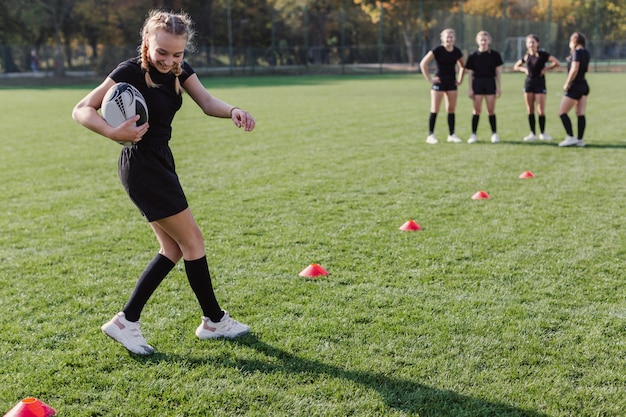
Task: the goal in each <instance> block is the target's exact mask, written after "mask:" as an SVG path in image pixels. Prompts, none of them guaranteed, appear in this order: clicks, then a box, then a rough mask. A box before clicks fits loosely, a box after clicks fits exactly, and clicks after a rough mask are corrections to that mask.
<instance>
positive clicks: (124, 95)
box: [102, 83, 148, 145]
mask: <svg viewBox="0 0 626 417" xmlns="http://www.w3.org/2000/svg"><path fill="white" fill-rule="evenodd" d="M135 115H139V120H137V122H136V123H135V125H136V126H141V125H142V124H144V123H146V122H147V121H148V106H147V105H146V100H145V99H144V97H143V95H142V94H141V92H139V90H137V89H136V88H135V87H133V86H132V85H130V84H128V83H117V84H115V85H114V86H113V87H111V88H110V89H109V91H107V93H106V94H105V95H104V99H103V100H102V117H103V118H104V120H106V121H107V123H108V124H110V125H111V126H113V127H118V126H119V125H121V124H122V123H124V122H125V121H126V120H128V119H130V118H131V117H134V116H135ZM123 144H124V145H127V143H123Z"/></svg>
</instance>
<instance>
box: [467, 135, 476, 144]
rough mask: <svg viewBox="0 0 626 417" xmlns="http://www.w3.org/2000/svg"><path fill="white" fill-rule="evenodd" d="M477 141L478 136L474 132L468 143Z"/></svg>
mask: <svg viewBox="0 0 626 417" xmlns="http://www.w3.org/2000/svg"><path fill="white" fill-rule="evenodd" d="M476 142H478V138H477V137H476V135H475V134H473V133H472V135H471V136H470V137H469V139H468V140H467V143H476Z"/></svg>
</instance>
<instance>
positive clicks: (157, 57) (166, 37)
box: [146, 30, 187, 74]
mask: <svg viewBox="0 0 626 417" xmlns="http://www.w3.org/2000/svg"><path fill="white" fill-rule="evenodd" d="M146 43H147V46H148V58H149V59H150V63H151V64H152V65H153V66H154V67H155V68H156V69H157V71H159V72H160V73H163V74H166V73H168V72H170V71H171V70H172V69H173V68H175V67H177V66H179V65H180V63H181V62H182V61H183V58H184V56H185V47H186V46H187V37H186V36H183V35H173V34H171V33H168V32H166V31H165V30H156V31H155V32H154V33H153V34H150V35H148V36H147V39H146Z"/></svg>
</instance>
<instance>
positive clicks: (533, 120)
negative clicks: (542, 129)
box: [528, 113, 537, 133]
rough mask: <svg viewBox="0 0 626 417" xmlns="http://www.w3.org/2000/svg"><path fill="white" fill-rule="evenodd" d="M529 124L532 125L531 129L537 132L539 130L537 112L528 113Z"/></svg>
mask: <svg viewBox="0 0 626 417" xmlns="http://www.w3.org/2000/svg"><path fill="white" fill-rule="evenodd" d="M528 124H529V125H530V131H531V132H533V133H535V132H536V131H537V125H536V122H535V113H531V114H529V115H528Z"/></svg>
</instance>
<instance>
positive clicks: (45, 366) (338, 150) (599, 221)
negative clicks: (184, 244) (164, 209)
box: [0, 74, 626, 417]
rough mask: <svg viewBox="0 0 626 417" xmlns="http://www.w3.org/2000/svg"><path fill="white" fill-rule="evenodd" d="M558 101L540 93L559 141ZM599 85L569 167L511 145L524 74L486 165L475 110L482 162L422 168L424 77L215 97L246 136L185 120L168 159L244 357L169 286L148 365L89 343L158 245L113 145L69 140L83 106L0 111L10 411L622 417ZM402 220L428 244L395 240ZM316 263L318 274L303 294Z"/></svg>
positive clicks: (58, 93) (467, 159) (182, 292)
mask: <svg viewBox="0 0 626 417" xmlns="http://www.w3.org/2000/svg"><path fill="white" fill-rule="evenodd" d="M563 80H564V75H563V74H550V75H549V78H548V91H549V96H548V102H547V108H548V133H550V134H552V136H554V137H555V138H561V137H562V136H563V130H562V126H561V124H560V120H559V119H558V117H557V108H558V102H559V100H560V98H559V94H558V91H559V90H560V86H561V85H562V82H563ZM589 80H590V84H591V88H592V93H591V95H590V102H589V107H588V111H587V118H588V128H587V133H586V135H585V140H586V142H587V143H588V147H586V148H583V149H559V148H558V147H557V146H556V143H545V142H538V143H522V142H521V137H523V136H524V135H526V134H527V132H528V127H527V121H526V115H525V109H524V105H523V101H522V93H521V87H522V84H523V76H522V75H521V74H505V75H504V77H503V86H504V92H503V96H502V97H501V98H500V99H499V100H498V104H497V108H496V109H497V116H498V126H499V129H498V131H499V134H500V137H501V139H502V143H500V144H497V145H492V144H490V143H489V142H488V137H489V132H488V130H489V129H488V121H487V117H486V115H485V113H484V112H483V116H482V118H481V122H480V126H479V132H478V136H479V140H480V142H479V143H477V144H476V145H467V144H459V145H454V144H447V143H440V144H439V145H436V146H432V145H427V144H425V142H424V140H425V138H426V134H427V131H426V126H427V117H428V108H429V90H428V86H427V85H426V83H425V82H424V80H423V79H422V78H420V77H419V76H408V75H400V76H391V75H387V76H363V77H293V78H280V77H275V78H230V79H206V80H205V84H206V85H207V87H208V88H209V90H210V91H211V92H212V93H214V94H215V95H216V96H218V97H221V98H224V99H226V100H227V101H229V102H232V103H234V104H237V105H238V106H240V107H243V108H247V109H249V110H250V111H251V112H252V113H253V114H254V115H255V117H256V119H257V122H258V127H257V130H256V131H255V132H253V133H251V134H245V133H244V132H240V131H237V130H236V129H235V128H233V127H232V125H231V124H230V122H229V121H227V120H217V119H210V118H206V117H205V116H203V115H202V113H201V112H200V111H199V109H198V108H197V107H196V106H194V105H193V103H192V102H191V100H189V98H188V97H187V98H186V100H185V105H184V106H183V109H182V110H181V112H180V113H179V115H178V116H177V119H176V120H175V124H174V140H173V142H172V148H173V151H174V154H175V156H176V160H177V168H178V172H179V175H180V177H181V181H182V183H183V186H184V188H185V190H186V193H187V195H188V198H189V201H190V205H191V208H192V211H193V212H194V215H195V217H196V218H197V221H198V223H199V224H200V226H201V228H202V229H203V231H204V233H205V240H206V243H207V252H208V258H209V262H210V265H211V270H212V273H213V278H214V286H215V287H216V292H217V295H218V299H219V300H220V301H221V303H222V305H223V307H224V308H226V309H228V310H229V311H230V312H231V314H232V316H233V317H235V318H237V319H239V320H241V321H242V322H244V323H247V324H249V325H250V326H251V328H252V330H253V334H252V335H250V336H246V337H243V338H241V339H239V340H236V341H209V342H201V341H198V340H196V338H195V336H194V334H193V330H194V329H195V327H196V326H197V325H198V324H199V319H200V311H199V308H198V306H197V303H196V301H195V299H194V297H193V294H192V292H191V290H190V289H189V287H188V284H187V282H186V278H185V275H184V271H183V268H182V266H181V265H180V264H179V265H178V266H177V267H176V268H175V270H174V271H173V272H172V273H171V275H170V277H169V278H168V279H167V280H166V281H165V282H164V283H163V284H162V286H161V287H160V288H159V290H158V291H157V293H156V294H155V295H154V297H153V298H152V299H151V301H150V302H149V304H148V305H147V307H146V309H145V311H144V314H143V316H142V321H143V322H144V325H143V330H144V334H145V335H146V338H147V339H148V341H149V342H150V343H151V344H152V345H153V346H155V348H156V349H157V353H156V354H155V355H153V356H151V357H148V358H143V357H137V356H134V355H129V354H127V353H126V351H125V350H124V349H123V348H122V347H121V346H119V345H117V344H114V343H113V342H112V341H111V340H110V339H108V338H106V337H104V336H103V335H102V334H101V332H100V329H99V327H100V325H101V324H102V323H104V322H105V321H107V320H108V319H109V318H110V317H111V316H112V315H113V314H114V313H115V312H116V311H118V310H119V309H121V307H122V306H123V303H124V302H125V300H126V298H127V297H128V295H129V294H130V291H131V290H132V287H133V285H134V283H135V280H136V277H137V276H138V274H139V273H140V272H141V270H142V269H143V267H144V266H145V265H146V264H147V262H148V261H149V260H150V259H151V258H152V257H153V256H154V254H155V252H156V251H157V250H158V247H157V245H156V242H155V239H154V237H153V236H152V234H151V232H150V231H149V228H148V226H147V225H146V224H145V221H144V220H143V219H142V218H141V217H140V215H139V214H138V213H137V211H136V209H135V208H134V207H133V206H132V204H131V203H130V201H129V200H128V199H127V197H126V196H125V195H124V193H123V190H122V188H121V186H120V185H119V183H118V180H117V177H116V173H115V172H116V158H117V154H118V152H119V146H117V145H115V144H112V143H109V142H107V140H106V139H104V138H101V137H98V136H96V135H95V134H93V133H91V132H88V131H87V130H85V129H83V128H81V127H80V126H78V125H76V124H75V123H74V122H72V121H71V118H70V112H71V108H72V106H73V105H74V103H75V102H77V101H78V100H79V99H80V98H81V97H82V96H83V95H84V94H86V92H87V91H88V87H85V88H82V89H81V88H68V89H62V88H54V89H10V90H0V98H1V99H0V124H1V125H2V126H4V127H5V128H4V133H3V135H2V139H1V140H0V175H1V178H2V179H3V186H2V188H1V189H0V197H1V201H2V203H3V216H2V217H0V226H1V227H2V230H3V233H2V234H0V280H1V285H0V325H1V328H2V331H1V334H2V337H1V338H0V351H1V352H3V354H2V355H1V356H0V368H1V369H2V374H1V376H0V410H7V411H8V410H9V409H10V408H11V407H12V406H13V405H14V404H15V403H16V402H17V401H19V400H20V399H22V398H25V397H28V396H36V397H38V398H40V399H41V400H43V401H44V402H46V403H47V404H49V405H51V406H53V407H54V408H56V410H57V412H58V413H59V415H71V416H146V415H163V416H166V415H167V416H207V415H212V416H240V415H247V416H265V415H274V416H295V415H299V416H310V415H319V416H325V415H327V416H331V415H332V416H336V415H359V416H382V415H385V416H387V415H391V416H394V415H397V416H401V415H407V416H408V415H410V416H444V417H445V416H450V417H452V416H455V417H456V416H531V417H539V416H620V415H623V414H624V413H626V394H625V393H624V389H623V387H624V386H625V383H626V376H625V374H624V372H623V370H624V369H625V368H626V342H625V341H626V337H625V336H626V303H625V298H626V291H625V289H624V285H623V282H624V277H625V275H624V268H623V265H624V258H625V256H626V254H625V247H626V239H625V235H626V233H625V232H624V216H623V208H624V202H625V200H624V198H625V197H624V195H625V191H626V182H625V181H624V180H623V174H624V166H625V162H626V156H625V153H624V148H625V147H626V141H625V140H624V139H623V136H622V118H621V116H622V115H621V112H622V107H623V104H622V103H623V98H622V97H621V95H620V92H619V89H617V88H615V86H616V85H620V83H622V82H623V80H624V75H621V74H590V76H589ZM466 91H467V85H466V84H465V85H463V86H462V87H461V89H460V93H461V94H460V99H459V106H458V109H457V112H456V113H457V127H458V128H457V133H458V134H459V136H461V137H462V138H464V139H467V137H468V136H469V133H470V132H469V125H470V119H471V107H470V102H469V100H468V99H467V98H466ZM572 117H573V118H574V116H573V114H572ZM574 120H575V119H574ZM574 123H575V122H574ZM436 133H437V134H438V136H439V137H440V139H441V138H445V135H446V122H445V116H444V113H443V112H442V113H440V115H439V120H438V123H437V132H436ZM525 170H531V171H532V172H533V173H535V175H536V178H534V179H530V180H521V179H519V178H517V176H518V175H519V174H520V173H521V172H523V171H525ZM478 190H485V191H487V192H488V193H489V194H490V195H491V196H492V198H491V199H490V200H486V201H472V200H471V199H470V197H471V195H472V194H474V193H475V192H476V191H478ZM408 219H415V220H416V221H417V222H418V223H419V224H420V225H421V226H422V227H423V230H422V231H420V232H401V231H399V230H398V227H399V226H400V225H401V224H403V223H404V222H405V221H406V220H408ZM314 262H315V263H320V264H321V265H323V266H324V267H325V268H326V269H327V270H328V271H329V273H330V274H329V275H328V276H327V277H323V278H321V279H317V280H307V279H304V278H301V277H298V272H299V271H300V270H302V269H304V268H305V267H306V266H307V265H309V264H310V263H314Z"/></svg>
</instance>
